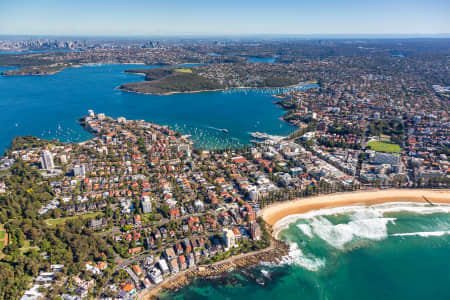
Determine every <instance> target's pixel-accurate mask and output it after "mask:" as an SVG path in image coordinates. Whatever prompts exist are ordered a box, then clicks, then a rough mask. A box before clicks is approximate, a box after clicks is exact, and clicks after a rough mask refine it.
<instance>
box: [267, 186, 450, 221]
mask: <svg viewBox="0 0 450 300" xmlns="http://www.w3.org/2000/svg"><path fill="white" fill-rule="evenodd" d="M424 197H425V198H426V199H428V200H429V201H431V202H432V203H436V204H437V203H445V204H450V189H440V190H431V189H388V190H368V191H356V192H346V193H337V194H330V195H320V196H314V197H309V198H298V199H295V200H291V201H286V202H279V203H274V204H272V205H269V206H267V207H265V208H263V209H262V210H261V213H260V215H261V216H262V217H263V219H264V220H265V221H266V222H267V223H268V224H270V225H271V226H274V225H275V223H277V222H278V221H279V220H281V219H283V218H284V217H287V216H289V215H294V214H301V213H306V212H308V211H312V210H318V209H323V208H333V207H341V206H348V205H365V206H368V205H374V204H381V203H387V202H422V203H427V202H426V200H425V198H424Z"/></svg>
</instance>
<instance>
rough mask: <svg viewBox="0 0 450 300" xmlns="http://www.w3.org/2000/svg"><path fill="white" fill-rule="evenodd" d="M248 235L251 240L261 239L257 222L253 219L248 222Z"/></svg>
mask: <svg viewBox="0 0 450 300" xmlns="http://www.w3.org/2000/svg"><path fill="white" fill-rule="evenodd" d="M250 236H251V238H252V240H260V239H261V229H260V227H259V224H258V223H256V222H255V221H252V222H250Z"/></svg>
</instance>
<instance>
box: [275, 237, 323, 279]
mask: <svg viewBox="0 0 450 300" xmlns="http://www.w3.org/2000/svg"><path fill="white" fill-rule="evenodd" d="M280 264H288V265H293V264H294V265H298V266H300V267H303V268H305V269H307V270H310V271H313V272H315V271H318V270H319V269H320V268H321V267H323V266H325V260H324V259H322V258H318V257H315V256H313V255H310V254H309V255H306V254H305V253H303V251H302V249H300V248H299V247H298V245H297V243H295V242H291V243H289V253H288V255H286V256H284V257H282V258H281V262H280Z"/></svg>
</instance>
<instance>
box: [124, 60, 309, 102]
mask: <svg viewBox="0 0 450 300" xmlns="http://www.w3.org/2000/svg"><path fill="white" fill-rule="evenodd" d="M181 66H182V65H181ZM130 74H132V73H130ZM134 74H143V75H145V74H144V73H134ZM144 82H145V81H144ZM307 84H315V83H314V82H313V81H304V82H300V83H298V84H294V85H288V86H280V87H268V86H251V87H248V86H237V87H229V88H222V89H213V90H196V91H185V92H181V91H173V92H167V93H146V92H140V91H131V90H127V89H124V88H121V86H118V87H116V89H117V90H119V91H123V92H128V93H134V94H141V95H155V96H170V95H176V94H196V93H207V92H224V91H229V90H234V89H237V90H239V89H291V88H295V87H298V86H304V85H307Z"/></svg>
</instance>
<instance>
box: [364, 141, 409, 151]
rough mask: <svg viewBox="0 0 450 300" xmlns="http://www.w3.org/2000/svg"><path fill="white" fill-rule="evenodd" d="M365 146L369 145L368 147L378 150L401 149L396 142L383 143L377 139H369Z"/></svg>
mask: <svg viewBox="0 0 450 300" xmlns="http://www.w3.org/2000/svg"><path fill="white" fill-rule="evenodd" d="M367 146H369V147H370V149H372V150H375V151H379V152H391V153H395V152H400V151H402V149H401V148H400V146H399V145H397V144H391V143H384V142H378V141H371V142H369V143H367Z"/></svg>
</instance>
